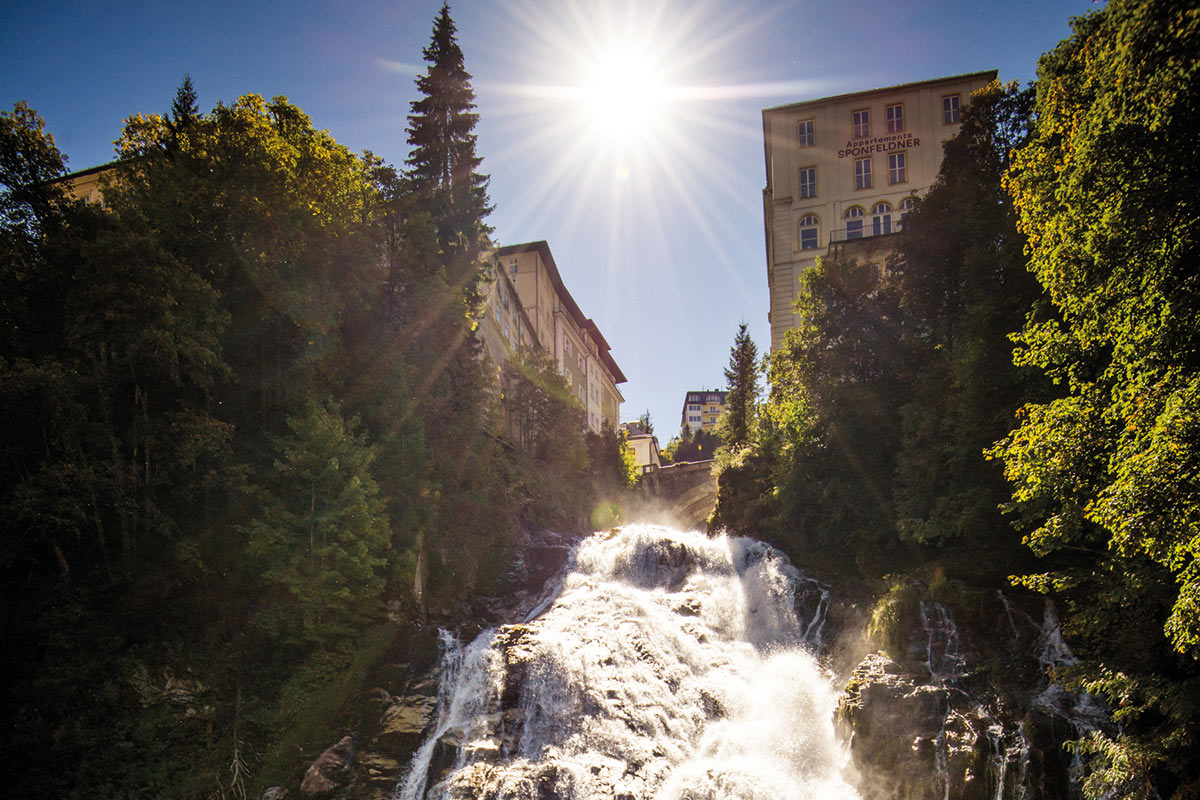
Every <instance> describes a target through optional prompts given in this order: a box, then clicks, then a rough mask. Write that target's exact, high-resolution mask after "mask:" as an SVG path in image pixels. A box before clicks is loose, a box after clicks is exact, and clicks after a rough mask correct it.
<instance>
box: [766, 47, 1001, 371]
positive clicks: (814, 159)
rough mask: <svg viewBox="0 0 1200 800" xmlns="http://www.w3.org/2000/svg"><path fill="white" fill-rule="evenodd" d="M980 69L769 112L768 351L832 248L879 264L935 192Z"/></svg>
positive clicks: (985, 77)
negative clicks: (945, 146)
mask: <svg viewBox="0 0 1200 800" xmlns="http://www.w3.org/2000/svg"><path fill="white" fill-rule="evenodd" d="M995 79H996V71H995V70H988V71H985V72H974V73H971V74H968V75H955V76H952V77H948V78H938V79H935V80H930V81H921V82H919V83H906V84H903V85H901V86H891V87H888V88H883V89H872V90H870V91H865V92H855V93H853V94H843V95H838V96H836V97H826V98H823V99H821V100H811V101H808V102H804V103H793V104H790V105H784V106H777V107H775V108H768V109H764V110H763V112H762V118H763V147H764V151H765V156H766V171H767V185H766V188H764V189H763V221H764V225H765V233H766V244H767V283H768V286H769V287H770V293H771V305H770V310H769V311H768V315H767V316H768V319H769V320H770V323H771V349H772V350H773V349H775V348H776V347H778V346H779V345H780V344H781V343H782V341H783V334H784V333H785V332H786V331H788V330H789V329H791V328H792V327H794V326H795V317H794V316H793V311H792V306H793V305H794V303H795V302H796V298H797V296H798V292H799V285H800V283H799V282H800V275H801V274H802V273H803V272H804V270H805V269H807V268H809V267H811V266H813V264H814V263H815V262H816V259H817V257H818V256H824V255H826V254H827V253H828V252H829V251H830V249H831V247H832V248H834V249H838V248H841V249H843V250H844V251H845V254H846V255H847V256H851V257H855V258H858V259H859V260H860V261H863V262H866V263H872V264H877V265H880V266H881V265H882V264H883V263H884V260H885V259H886V257H887V254H888V253H889V252H890V251H891V249H892V246H893V244H894V240H890V241H889V238H879V237H890V235H891V234H894V233H897V232H899V231H900V229H901V228H902V227H903V224H904V216H905V215H906V214H907V213H908V210H909V209H910V208H911V207H912V205H913V203H914V200H915V198H917V197H920V196H921V195H923V194H925V192H927V191H928V190H929V187H930V186H931V185H932V184H933V181H934V179H935V178H937V174H938V169H939V168H940V166H941V163H942V143H943V142H945V141H946V140H947V139H949V138H951V137H952V136H954V135H955V134H956V133H958V129H959V121H960V112H961V110H962V108H963V107H964V106H965V105H966V103H967V101H968V100H969V98H970V96H971V92H973V91H975V90H976V89H979V88H982V87H983V86H986V85H987V84H988V83H990V82H991V81H993V80H995Z"/></svg>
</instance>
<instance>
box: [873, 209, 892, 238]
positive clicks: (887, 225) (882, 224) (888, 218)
mask: <svg viewBox="0 0 1200 800" xmlns="http://www.w3.org/2000/svg"><path fill="white" fill-rule="evenodd" d="M891 232H892V207H891V206H889V205H888V204H887V203H876V204H875V207H874V208H872V209H871V235H873V236H880V235H882V234H885V233H891Z"/></svg>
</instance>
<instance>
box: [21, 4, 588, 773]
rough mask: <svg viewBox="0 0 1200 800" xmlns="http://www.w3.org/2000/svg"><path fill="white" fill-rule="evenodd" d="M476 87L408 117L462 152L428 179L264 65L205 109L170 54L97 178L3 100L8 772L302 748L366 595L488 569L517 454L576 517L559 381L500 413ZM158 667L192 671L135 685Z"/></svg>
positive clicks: (177, 765)
mask: <svg viewBox="0 0 1200 800" xmlns="http://www.w3.org/2000/svg"><path fill="white" fill-rule="evenodd" d="M439 30H441V31H442V32H445V31H446V30H449V34H450V39H451V40H452V38H453V37H452V34H453V27H452V24H449V17H448V15H447V14H446V12H445V10H443V13H442V15H441V19H440V20H439ZM438 42H439V43H435V45H431V49H430V52H431V53H432V52H434V51H435V50H436V51H442V52H449V51H448V50H446V42H445V41H444V39H443V40H438ZM451 43H452V41H451ZM453 49H454V50H457V46H456V45H454V47H453ZM454 58H457V59H458V67H459V68H461V52H458V54H457V56H455V57H454ZM454 58H451V59H450V60H451V61H453V60H454ZM445 63H449V62H445ZM450 66H453V64H450ZM450 72H451V73H454V75H457V73H455V72H454V70H453V69H451V70H450ZM435 73H436V74H437V75H442V74H443V73H442V72H438V71H437V70H435V69H432V68H431V73H430V74H431V76H432V75H434V74H435ZM464 74H465V73H464ZM458 77H462V76H458ZM439 80H440V79H439ZM435 84H436V87H435ZM429 86H430V87H431V88H437V90H438V91H439V92H442V91H443V90H444V89H446V86H445V85H443V84H442V83H439V82H438V81H434V82H433V83H430V84H429ZM450 88H451V89H452V91H450V92H449V95H448V96H449V97H450V98H451V99H452V100H453V101H454V102H458V101H460V100H461V99H462V98H463V94H462V91H461V90H462V89H463V88H464V86H463V85H461V84H460V85H459V86H458V87H457V88H455V87H450ZM465 88H466V90H467V92H468V95H469V85H466V86H465ZM444 99H445V98H444V97H443V100H444ZM469 99H470V98H469V96H468V97H467V101H468V103H469ZM439 102H440V101H439ZM451 105H453V103H452V104H451ZM473 119H474V117H473V115H467V116H466V117H459V118H457V120H456V121H454V122H453V124H452V126H451V128H448V129H444V130H441V131H440V133H439V132H438V129H437V128H436V127H430V126H424V127H422V130H423V131H424V133H423V136H424V138H423V139H422V141H423V143H424V144H423V146H428V147H433V148H435V149H436V147H442V150H443V152H445V153H449V154H450V156H451V162H452V163H454V164H457V165H458V166H456V167H454V170H458V171H454V174H453V175H451V179H450V181H449V183H443V184H440V185H436V186H435V185H434V184H433V183H424V184H422V183H421V182H420V180H419V178H420V176H419V175H418V174H417V172H414V173H412V174H410V175H409V176H400V175H398V173H397V172H396V170H395V169H393V168H391V167H389V166H387V165H384V164H383V163H382V162H380V160H379V159H378V158H376V157H374V156H372V155H370V154H369V153H368V154H365V155H364V156H363V157H361V158H360V157H358V156H356V155H354V154H353V153H351V152H350V151H349V150H348V149H346V148H345V147H343V146H341V145H339V144H338V143H337V142H335V141H334V140H333V138H332V137H331V136H330V135H329V134H328V133H327V132H323V131H318V130H316V129H314V128H313V126H312V124H311V121H310V120H309V119H308V117H307V116H306V115H305V114H304V113H303V112H302V111H301V110H300V109H298V108H297V107H295V106H294V105H292V104H291V103H289V102H288V101H287V100H286V99H285V98H282V97H277V98H274V99H273V100H270V101H265V100H263V98H261V97H259V96H257V95H246V96H244V97H242V98H240V99H238V100H237V101H236V102H235V103H234V104H232V105H228V106H227V105H223V104H222V105H218V106H217V107H216V108H215V109H213V110H212V111H211V112H208V113H201V112H200V111H199V109H198V107H197V105H196V95H195V90H194V87H192V85H191V81H190V79H189V78H185V80H184V84H183V85H182V86H181V87H180V90H179V92H178V94H177V95H176V98H175V103H174V105H173V107H172V111H171V114H170V117H169V118H168V117H160V116H148V117H147V116H135V117H132V118H130V119H129V120H128V121H127V123H126V127H125V130H124V132H123V134H122V137H121V139H120V140H119V142H118V153H119V156H120V157H121V159H122V160H121V161H120V162H119V163H118V164H117V165H115V166H114V167H112V168H111V169H110V170H109V171H108V172H107V173H105V175H104V183H103V192H104V200H105V203H104V206H103V207H100V206H97V205H84V204H83V203H80V202H77V201H74V200H71V199H69V198H68V197H66V196H65V195H64V193H63V191H62V190H63V184H62V183H55V182H54V181H55V179H56V178H59V177H60V176H61V175H62V172H63V165H64V162H65V160H64V159H63V157H62V156H61V154H59V153H58V151H57V149H56V148H55V147H54V143H53V140H52V139H51V138H50V136H49V135H48V134H47V133H46V132H45V130H44V126H43V124H42V122H41V120H40V118H39V117H38V116H37V115H36V113H35V112H33V111H32V110H31V109H29V108H27V107H26V106H24V105H23V104H18V106H17V107H16V109H15V110H14V111H13V112H12V113H8V114H2V115H0V182H2V184H3V186H2V187H0V188H2V191H3V193H2V194H0V411H2V412H3V416H2V419H0V438H2V440H3V441H4V443H5V459H4V460H3V462H0V512H2V513H0V542H2V543H3V544H2V545H0V599H2V600H3V604H4V608H5V614H4V615H3V616H2V617H0V634H2V635H3V637H4V639H5V641H6V642H8V643H9V644H8V646H7V647H6V648H5V651H4V654H3V656H2V657H0V667H2V668H3V669H4V672H5V674H6V676H7V678H8V684H7V687H6V689H5V692H4V693H3V695H0V717H2V718H4V719H5V720H6V723H10V724H6V725H5V727H4V730H3V733H2V734H0V738H2V741H0V745H2V747H0V758H2V759H3V761H2V762H0V766H3V768H4V773H5V775H6V776H10V783H9V786H8V789H9V790H10V793H12V794H14V795H17V796H40V795H44V796H60V797H75V796H87V797H106V796H120V797H140V796H146V797H202V796H230V795H238V796H245V794H246V793H252V792H253V791H254V790H255V789H256V788H257V789H258V790H261V789H262V788H264V786H263V785H262V781H263V780H266V779H270V780H275V779H277V778H279V777H280V776H291V777H295V776H296V775H297V774H298V772H299V771H300V770H301V769H302V767H303V764H302V763H301V762H300V760H301V759H303V758H304V757H305V755H306V754H307V755H308V756H309V757H312V756H315V755H316V752H319V751H320V749H321V748H323V747H325V746H327V745H328V744H329V743H330V742H329V741H328V740H327V738H328V737H329V736H331V733H332V731H333V730H335V729H336V728H337V727H339V725H340V724H342V723H345V722H346V720H347V717H346V716H345V714H346V712H348V711H349V706H350V705H352V703H353V702H354V701H355V697H356V695H357V693H359V692H361V691H363V690H364V688H365V687H363V686H362V685H361V680H360V677H359V676H360V673H361V671H362V670H364V669H366V667H368V666H369V664H370V663H371V662H372V659H375V658H377V657H379V653H381V652H382V649H383V647H384V646H385V645H386V642H387V641H388V640H389V639H390V637H391V633H392V628H391V627H390V624H389V625H384V624H381V623H380V622H379V620H380V617H381V611H382V608H383V605H384V603H385V602H386V603H389V604H391V605H392V607H393V608H395V609H398V610H399V611H400V612H401V613H403V612H405V611H408V612H410V613H421V612H426V611H428V612H433V613H435V614H438V615H442V616H453V615H454V614H455V613H459V611H460V609H461V608H463V607H466V605H468V604H469V603H470V601H471V598H472V596H473V594H479V593H489V592H494V590H495V589H496V586H495V583H496V581H497V579H498V576H499V574H500V569H501V567H502V565H503V564H504V563H505V559H504V554H505V551H506V547H507V539H508V537H509V536H510V535H512V533H513V532H514V530H515V527H516V522H517V520H518V518H519V516H521V515H522V514H525V513H526V512H527V511H529V509H530V507H531V505H532V502H531V500H530V494H531V492H530V490H529V487H531V486H532V487H538V490H539V491H542V494H541V495H540V496H539V497H538V500H537V502H539V503H541V504H542V505H541V511H542V514H543V515H544V516H545V517H546V518H551V517H552V518H554V519H556V520H558V521H560V522H563V523H564V524H569V525H571V526H574V527H575V528H578V527H580V526H581V525H582V524H583V523H582V520H583V519H585V518H586V511H587V509H588V507H589V497H588V492H589V487H587V485H586V482H583V481H579V480H578V478H579V477H581V476H582V475H583V474H585V471H586V465H587V452H586V449H585V447H584V443H583V435H582V431H581V424H580V422H581V420H580V419H578V418H576V417H575V416H573V415H574V414H576V409H575V408H574V407H573V406H563V405H561V404H560V405H559V406H555V407H552V408H549V409H548V410H547V416H546V417H545V418H544V419H541V420H539V424H543V423H544V425H545V427H544V429H542V430H540V431H537V432H535V433H533V434H531V435H532V436H533V439H534V440H535V441H536V442H537V448H536V452H535V453H533V454H525V453H520V452H518V453H509V452H507V451H506V449H505V446H504V445H503V444H502V443H501V442H500V441H498V440H497V438H496V436H495V430H496V428H497V424H496V397H495V391H494V370H492V369H491V367H490V366H489V365H487V364H486V363H485V361H484V359H483V358H482V357H481V351H480V347H479V343H478V342H477V341H476V339H475V337H474V333H473V331H474V315H475V310H476V305H477V302H478V298H477V276H478V273H479V266H480V263H481V261H480V259H479V258H478V254H479V253H480V251H481V248H482V247H483V246H484V245H485V244H486V234H487V228H486V226H485V225H484V224H483V222H482V215H483V214H484V213H486V210H487V208H486V194H485V193H483V189H482V187H483V186H484V185H485V184H486V179H482V178H481V176H479V175H478V174H476V173H475V172H474V170H476V169H477V167H478V163H479V161H478V159H476V158H475V157H474V154H473V141H474V139H473V136H469V134H470V126H471V125H473V124H474V123H473ZM464 122H465V123H469V124H467V125H466V127H465V128H464V127H463V125H464ZM414 124H416V123H414ZM425 134H428V135H425ZM437 135H443V136H445V137H447V138H446V141H445V142H442V143H441V144H440V145H439V144H438V143H437V142H436V141H434V138H435V137H436V136H437ZM464 135H466V138H464ZM431 137H434V138H431ZM468 143H469V147H468V146H467V144H468ZM468 151H469V152H468ZM462 165H467V168H468V171H469V172H470V175H469V178H468V180H467V182H466V184H465V186H466V188H465V189H463V186H464V184H463V183H462V182H461V181H459V180H458V179H459V178H460V177H461V175H460V172H461V170H460V167H461V166H462ZM452 171H453V170H452ZM464 192H465V193H464ZM431 198H434V199H436V200H437V202H432V201H431ZM468 200H469V201H470V202H468ZM472 203H473V204H474V205H471V204H472ZM551 388H552V389H553V387H551ZM561 486H565V487H569V488H560V487H561ZM147 676H149V677H147ZM168 676H175V677H176V678H180V676H187V678H186V679H185V682H186V685H188V686H189V687H193V688H194V689H195V698H194V700H188V701H187V703H175V702H174V701H165V700H162V698H163V697H165V696H166V693H165V690H163V688H162V687H163V685H164V681H165V680H167V677H168ZM180 679H181V680H182V678H180ZM314 750H315V752H314ZM264 754H265V755H266V760H265V761H260V760H259V759H258V758H256V757H255V756H256V755H258V756H261V755H264ZM260 770H263V771H264V772H262V773H260V772H259V771H260ZM289 779H290V778H289Z"/></svg>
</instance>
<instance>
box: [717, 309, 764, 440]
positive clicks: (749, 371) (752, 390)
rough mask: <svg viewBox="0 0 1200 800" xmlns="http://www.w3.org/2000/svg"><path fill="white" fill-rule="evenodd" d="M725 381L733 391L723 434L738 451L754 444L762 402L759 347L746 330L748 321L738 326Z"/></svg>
mask: <svg viewBox="0 0 1200 800" xmlns="http://www.w3.org/2000/svg"><path fill="white" fill-rule="evenodd" d="M725 380H726V382H727V385H728V386H729V394H728V395H727V396H726V398H725V414H724V416H723V417H722V420H721V428H720V434H721V438H722V439H724V440H725V444H726V446H727V447H729V449H730V450H737V449H739V448H741V447H745V446H746V445H748V444H750V434H751V430H752V429H753V425H754V416H755V406H756V404H757V403H758V348H757V347H756V346H755V345H754V341H753V340H752V339H751V338H750V334H748V333H747V332H746V323H744V322H743V323H741V325H739V326H738V332H737V336H735V337H734V339H733V347H732V348H731V349H730V351H729V367H728V368H727V369H726V370H725Z"/></svg>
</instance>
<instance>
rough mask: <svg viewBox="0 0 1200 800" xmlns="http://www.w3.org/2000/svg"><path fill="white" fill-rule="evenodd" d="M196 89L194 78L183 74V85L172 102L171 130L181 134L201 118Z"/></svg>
mask: <svg viewBox="0 0 1200 800" xmlns="http://www.w3.org/2000/svg"><path fill="white" fill-rule="evenodd" d="M196 101H197V95H196V87H195V86H193V85H192V76H191V75H189V74H188V73H186V72H185V73H184V74H183V83H181V84H179V89H177V90H176V92H175V99H174V100H173V101H171V117H170V119H171V129H172V130H173V131H175V132H179V131H180V130H182V129H183V127H184V126H186V125H188V124H189V123H191V122H193V121H194V120H196V118H197V117H199V116H200V106H199V105H198V104H197V102H196Z"/></svg>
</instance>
